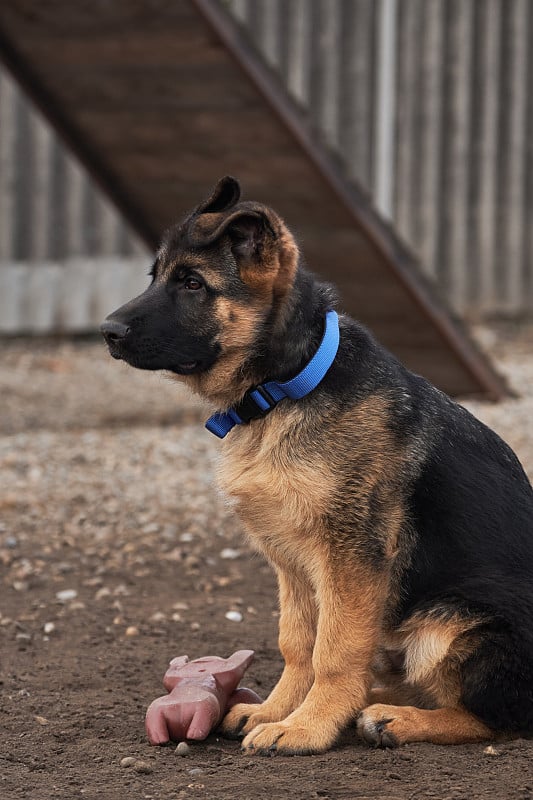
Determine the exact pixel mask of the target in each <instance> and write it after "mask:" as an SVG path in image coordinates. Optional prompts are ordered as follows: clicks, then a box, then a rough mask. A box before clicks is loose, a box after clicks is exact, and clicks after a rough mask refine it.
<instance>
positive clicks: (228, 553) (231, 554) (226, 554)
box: [220, 547, 241, 559]
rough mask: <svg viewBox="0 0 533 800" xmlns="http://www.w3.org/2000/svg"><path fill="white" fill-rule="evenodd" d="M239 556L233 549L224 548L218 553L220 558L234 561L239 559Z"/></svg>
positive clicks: (238, 551) (238, 552)
mask: <svg viewBox="0 0 533 800" xmlns="http://www.w3.org/2000/svg"><path fill="white" fill-rule="evenodd" d="M240 554H241V551H240V550H235V549H234V548H233V547H225V548H224V549H223V550H221V551H220V558H228V559H234V558H239V556H240Z"/></svg>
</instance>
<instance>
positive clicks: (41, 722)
mask: <svg viewBox="0 0 533 800" xmlns="http://www.w3.org/2000/svg"><path fill="white" fill-rule="evenodd" d="M35 722H38V723H39V725H48V720H47V719H46V717H40V716H39V715H36V716H35Z"/></svg>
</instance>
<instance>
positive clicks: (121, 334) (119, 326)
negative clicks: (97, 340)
mask: <svg viewBox="0 0 533 800" xmlns="http://www.w3.org/2000/svg"><path fill="white" fill-rule="evenodd" d="M100 331H101V332H102V334H103V336H104V339H105V340H106V342H118V341H120V340H121V339H125V338H126V336H127V335H128V333H129V332H130V329H129V327H128V326H127V325H124V323H123V322H117V321H116V320H114V319H106V320H104V322H102V324H101V325H100Z"/></svg>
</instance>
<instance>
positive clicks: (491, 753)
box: [483, 744, 501, 756]
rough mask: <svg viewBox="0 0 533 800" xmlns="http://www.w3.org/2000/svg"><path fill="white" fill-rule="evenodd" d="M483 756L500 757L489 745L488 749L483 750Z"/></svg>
mask: <svg viewBox="0 0 533 800" xmlns="http://www.w3.org/2000/svg"><path fill="white" fill-rule="evenodd" d="M483 754H484V755H486V756H501V752H500V750H496V748H495V747H493V746H492V745H491V744H489V746H488V747H485V749H484V750H483Z"/></svg>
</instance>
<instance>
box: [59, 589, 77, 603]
mask: <svg viewBox="0 0 533 800" xmlns="http://www.w3.org/2000/svg"><path fill="white" fill-rule="evenodd" d="M77 596H78V592H77V591H76V589H62V590H61V591H60V592H56V600H59V602H60V603H66V602H67V601H68V600H74V599H75V598H76V597H77Z"/></svg>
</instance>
